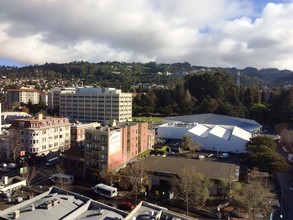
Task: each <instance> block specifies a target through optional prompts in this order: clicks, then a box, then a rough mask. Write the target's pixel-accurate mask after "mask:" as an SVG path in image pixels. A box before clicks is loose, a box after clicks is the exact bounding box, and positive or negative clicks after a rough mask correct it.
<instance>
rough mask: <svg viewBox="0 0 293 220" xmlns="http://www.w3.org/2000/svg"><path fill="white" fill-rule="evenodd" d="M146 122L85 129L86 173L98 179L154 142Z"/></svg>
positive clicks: (94, 179) (125, 162) (122, 164)
mask: <svg viewBox="0 0 293 220" xmlns="http://www.w3.org/2000/svg"><path fill="white" fill-rule="evenodd" d="M150 134H151V135H152V134H154V132H150V131H149V128H148V123H134V122H125V123H120V124H118V125H116V126H115V127H109V126H107V127H99V128H96V129H87V130H86V137H85V173H86V176H92V179H93V181H96V180H98V177H99V174H100V172H101V171H103V170H113V169H118V168H120V167H122V166H124V165H125V164H127V163H128V162H129V161H131V160H132V159H133V158H135V157H136V156H137V155H138V154H140V153H143V152H145V151H146V150H148V149H149V146H153V143H149V141H150V140H153V138H149V135H150Z"/></svg>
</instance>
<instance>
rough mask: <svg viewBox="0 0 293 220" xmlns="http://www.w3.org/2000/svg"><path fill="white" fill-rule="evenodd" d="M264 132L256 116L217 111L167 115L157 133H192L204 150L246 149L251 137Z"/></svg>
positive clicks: (167, 136)
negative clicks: (233, 115) (219, 112)
mask: <svg viewBox="0 0 293 220" xmlns="http://www.w3.org/2000/svg"><path fill="white" fill-rule="evenodd" d="M260 133H262V126H261V125H260V124H259V123H257V122H256V121H254V120H250V119H244V118H236V117H229V116H223V115H216V114H197V115H187V116H176V117H167V118H164V123H163V124H162V125H161V126H159V127H158V129H157V135H158V136H159V137H161V138H165V139H182V138H183V137H184V135H188V136H190V137H192V139H193V140H194V141H196V142H197V143H199V144H200V145H201V149H202V150H209V151H217V152H218V151H219V152H234V153H245V152H246V149H245V145H246V143H247V142H248V141H249V139H250V138H251V137H253V136H255V135H258V134H260Z"/></svg>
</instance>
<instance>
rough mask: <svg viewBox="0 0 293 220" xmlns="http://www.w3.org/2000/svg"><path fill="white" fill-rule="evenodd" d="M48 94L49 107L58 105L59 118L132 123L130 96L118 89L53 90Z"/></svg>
mask: <svg viewBox="0 0 293 220" xmlns="http://www.w3.org/2000/svg"><path fill="white" fill-rule="evenodd" d="M49 94H50V98H49V100H50V103H51V106H52V107H54V108H56V107H58V106H57V105H59V114H60V116H66V117H69V118H71V119H78V120H80V121H84V122H96V121H98V122H103V123H109V122H111V121H113V120H116V121H118V122H125V121H132V94H131V93H123V92H121V90H120V89H115V88H92V87H89V88H78V87H77V88H64V89H59V90H57V89H56V88H55V89H54V90H52V91H51V92H50V93H49ZM58 103H59V104H58Z"/></svg>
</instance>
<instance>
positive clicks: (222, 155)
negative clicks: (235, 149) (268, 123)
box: [220, 153, 229, 158]
mask: <svg viewBox="0 0 293 220" xmlns="http://www.w3.org/2000/svg"><path fill="white" fill-rule="evenodd" d="M228 157H229V154H228V153H221V154H220V158H228Z"/></svg>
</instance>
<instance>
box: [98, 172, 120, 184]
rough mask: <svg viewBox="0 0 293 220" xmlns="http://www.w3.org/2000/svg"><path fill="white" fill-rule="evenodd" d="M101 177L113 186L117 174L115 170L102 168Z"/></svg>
mask: <svg viewBox="0 0 293 220" xmlns="http://www.w3.org/2000/svg"><path fill="white" fill-rule="evenodd" d="M101 177H102V179H103V180H104V181H105V183H106V184H107V185H110V186H112V185H113V184H114V182H115V180H116V178H117V174H116V172H115V171H114V170H111V171H108V170H107V169H104V170H102V172H101Z"/></svg>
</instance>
